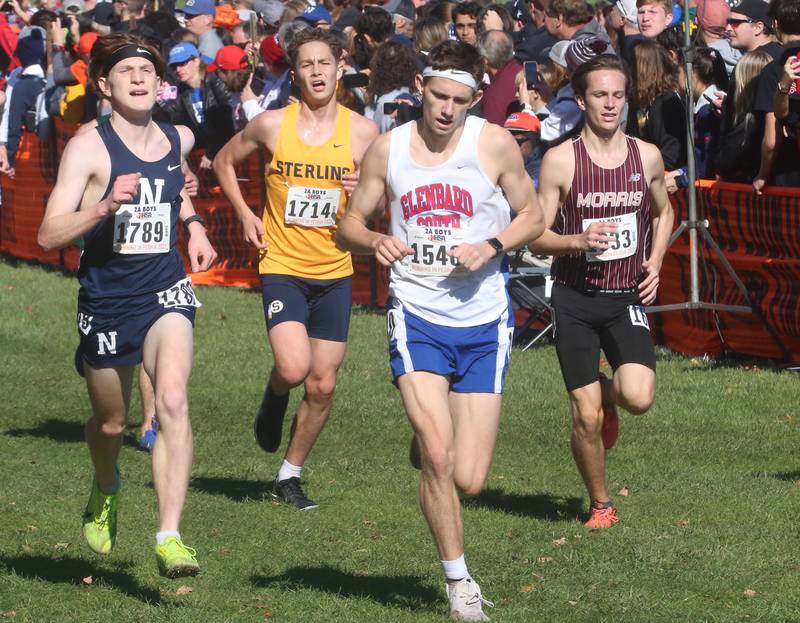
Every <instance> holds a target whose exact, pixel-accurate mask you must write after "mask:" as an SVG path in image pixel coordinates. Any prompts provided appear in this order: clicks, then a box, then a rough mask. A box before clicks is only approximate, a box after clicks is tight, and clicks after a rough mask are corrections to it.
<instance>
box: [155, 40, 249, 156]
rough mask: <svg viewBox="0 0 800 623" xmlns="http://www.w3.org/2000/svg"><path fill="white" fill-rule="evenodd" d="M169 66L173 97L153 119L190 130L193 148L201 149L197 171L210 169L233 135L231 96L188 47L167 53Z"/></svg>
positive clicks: (190, 46)
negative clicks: (174, 87) (173, 78)
mask: <svg viewBox="0 0 800 623" xmlns="http://www.w3.org/2000/svg"><path fill="white" fill-rule="evenodd" d="M169 65H170V67H172V68H173V69H174V70H175V72H176V74H177V75H178V80H179V84H178V85H177V94H176V95H175V97H174V98H172V99H164V100H162V101H161V102H159V110H157V111H156V113H155V114H154V117H155V118H157V119H159V120H166V121H169V122H170V123H172V124H173V125H185V126H187V127H188V128H190V129H191V130H192V133H193V134H194V137H195V147H200V148H204V149H205V150H206V153H205V155H204V156H203V157H202V158H201V160H200V168H201V169H210V168H211V161H212V160H213V159H214V156H215V155H216V154H217V152H218V151H219V150H220V149H221V148H222V146H223V145H224V144H225V143H227V142H228V140H229V139H230V138H231V137H232V136H233V135H234V134H235V133H236V130H235V127H234V123H233V104H232V98H231V93H230V91H229V90H228V88H227V87H226V86H225V83H224V82H223V81H222V80H221V79H220V78H219V76H218V75H217V74H216V73H214V72H206V68H205V65H204V63H203V61H201V60H200V53H199V52H198V50H197V48H196V47H195V46H194V45H193V44H191V43H179V44H178V45H176V46H175V47H173V48H172V50H171V51H170V53H169Z"/></svg>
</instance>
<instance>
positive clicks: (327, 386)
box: [306, 374, 336, 402]
mask: <svg viewBox="0 0 800 623" xmlns="http://www.w3.org/2000/svg"><path fill="white" fill-rule="evenodd" d="M335 390H336V375H335V374H333V375H326V376H315V375H311V376H309V377H308V378H307V379H306V395H307V396H308V397H309V398H310V399H311V400H313V401H315V402H330V401H331V400H333V392H334V391H335Z"/></svg>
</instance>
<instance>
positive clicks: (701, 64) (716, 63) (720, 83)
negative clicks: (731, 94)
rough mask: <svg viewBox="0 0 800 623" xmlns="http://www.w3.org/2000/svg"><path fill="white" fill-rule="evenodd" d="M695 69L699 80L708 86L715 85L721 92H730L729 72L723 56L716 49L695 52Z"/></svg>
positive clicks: (699, 49)
mask: <svg viewBox="0 0 800 623" xmlns="http://www.w3.org/2000/svg"><path fill="white" fill-rule="evenodd" d="M692 67H693V69H694V70H695V71H696V72H697V76H698V78H700V80H702V81H703V82H705V83H706V84H713V85H714V86H716V87H717V88H718V89H720V90H721V91H725V92H727V91H728V71H727V70H726V69H725V61H724V60H722V55H721V54H720V53H719V52H718V51H717V50H715V49H714V48H697V49H696V50H695V57H694V64H693V65H692Z"/></svg>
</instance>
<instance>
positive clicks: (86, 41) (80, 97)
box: [53, 31, 99, 124]
mask: <svg viewBox="0 0 800 623" xmlns="http://www.w3.org/2000/svg"><path fill="white" fill-rule="evenodd" d="M98 36H99V35H98V33H96V32H94V31H89V32H85V33H83V34H82V35H81V37H80V39H78V43H77V44H76V45H75V56H76V57H77V58H76V59H75V60H74V61H73V60H72V57H71V56H70V55H69V53H68V52H67V51H66V50H64V49H56V48H54V52H53V80H54V81H55V83H56V84H57V85H59V86H60V87H62V88H63V89H64V95H63V96H62V97H61V101H60V103H59V113H60V115H61V118H62V119H63V120H64V121H66V122H67V123H73V124H78V123H85V122H86V121H89V120H90V119H91V118H92V116H93V114H92V113H93V112H94V111H96V110H97V108H96V103H97V97H96V95H95V94H94V93H93V92H92V91H91V88H90V87H89V78H88V74H87V70H88V67H89V57H90V56H91V53H92V46H93V45H94V43H95V41H97V37H98ZM87 97H88V102H87ZM87 104H88V105H87Z"/></svg>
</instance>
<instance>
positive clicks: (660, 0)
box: [636, 0, 672, 15]
mask: <svg viewBox="0 0 800 623" xmlns="http://www.w3.org/2000/svg"><path fill="white" fill-rule="evenodd" d="M649 4H660V5H661V8H662V9H664V13H666V14H667V15H672V0H636V8H637V9H641V8H642V7H643V6H647V5H649Z"/></svg>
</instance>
